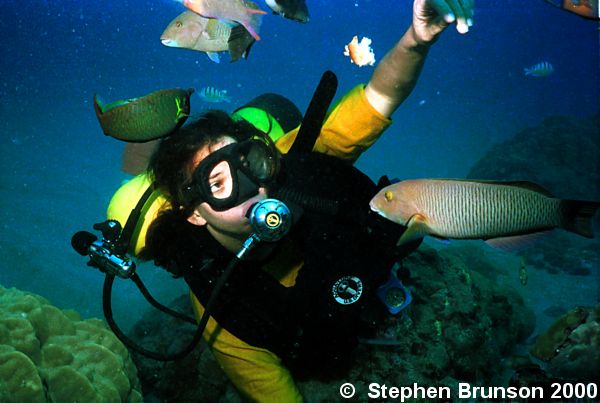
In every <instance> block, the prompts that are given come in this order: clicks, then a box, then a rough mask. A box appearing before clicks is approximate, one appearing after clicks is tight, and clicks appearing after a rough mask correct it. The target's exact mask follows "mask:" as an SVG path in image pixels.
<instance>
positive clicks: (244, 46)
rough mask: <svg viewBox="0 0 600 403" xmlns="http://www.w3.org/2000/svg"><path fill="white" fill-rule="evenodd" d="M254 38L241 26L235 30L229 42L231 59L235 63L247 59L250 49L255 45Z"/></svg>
mask: <svg viewBox="0 0 600 403" xmlns="http://www.w3.org/2000/svg"><path fill="white" fill-rule="evenodd" d="M254 42H255V40H254V38H253V37H252V36H251V35H250V34H249V33H248V31H247V30H246V28H244V27H243V26H241V25H238V26H237V27H235V28H233V29H232V30H231V34H230V35H229V40H228V41H227V47H228V48H229V59H230V61H231V62H235V61H237V60H239V59H241V58H242V57H243V58H246V57H247V54H248V51H249V50H250V47H251V46H252V45H253V44H254Z"/></svg>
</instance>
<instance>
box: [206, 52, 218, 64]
mask: <svg viewBox="0 0 600 403" xmlns="http://www.w3.org/2000/svg"><path fill="white" fill-rule="evenodd" d="M206 55H207V56H208V58H209V59H210V60H212V61H213V62H215V63H221V58H220V57H219V53H217V52H206Z"/></svg>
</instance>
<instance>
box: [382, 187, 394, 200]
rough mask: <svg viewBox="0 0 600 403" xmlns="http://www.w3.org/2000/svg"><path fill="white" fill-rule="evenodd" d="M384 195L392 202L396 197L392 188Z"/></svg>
mask: <svg viewBox="0 0 600 403" xmlns="http://www.w3.org/2000/svg"><path fill="white" fill-rule="evenodd" d="M384 196H385V200H386V201H389V202H391V201H392V199H393V198H394V193H393V192H392V191H391V190H388V191H387V192H385V194H384Z"/></svg>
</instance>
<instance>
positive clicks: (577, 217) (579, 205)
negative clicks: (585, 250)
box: [560, 200, 600, 238]
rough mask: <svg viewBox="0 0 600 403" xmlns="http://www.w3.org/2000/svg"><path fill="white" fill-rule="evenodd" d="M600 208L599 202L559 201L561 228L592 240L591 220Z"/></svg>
mask: <svg viewBox="0 0 600 403" xmlns="http://www.w3.org/2000/svg"><path fill="white" fill-rule="evenodd" d="M598 208H600V202H591V201H582V200H561V202H560V215H561V225H560V226H561V227H562V228H564V229H566V230H567V231H570V232H574V233H576V234H579V235H581V236H584V237H586V238H594V230H593V225H592V218H593V217H594V215H595V214H596V211H597V210H598Z"/></svg>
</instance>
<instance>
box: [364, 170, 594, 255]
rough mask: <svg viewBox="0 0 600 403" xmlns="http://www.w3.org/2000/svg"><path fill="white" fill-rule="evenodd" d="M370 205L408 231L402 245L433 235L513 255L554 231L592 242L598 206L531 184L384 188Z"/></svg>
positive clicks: (426, 183) (431, 182) (445, 182)
mask: <svg viewBox="0 0 600 403" xmlns="http://www.w3.org/2000/svg"><path fill="white" fill-rule="evenodd" d="M370 206H371V209H372V210H373V211H375V212H377V213H378V214H380V215H382V216H383V217H386V218H387V219H389V220H391V221H393V222H395V223H398V224H401V225H404V226H406V227H407V229H406V231H405V232H404V234H403V235H402V236H401V238H400V240H399V241H398V244H405V243H408V242H411V241H413V240H416V239H421V238H423V237H424V236H425V235H431V236H434V237H438V238H442V239H449V238H453V239H484V240H486V242H487V243H488V244H490V245H492V246H494V247H496V248H499V249H504V250H515V249H519V248H521V247H523V246H526V244H527V243H529V242H530V241H532V240H533V238H536V237H538V235H539V234H540V233H542V232H545V231H549V230H552V229H554V228H562V229H565V230H567V231H571V232H574V233H576V234H579V235H582V236H584V237H587V238H593V237H594V234H593V230H592V217H593V216H594V214H595V213H596V210H597V209H598V208H599V207H600V202H595V201H579V200H561V199H557V198H554V197H553V196H552V195H551V194H550V193H549V192H548V191H546V190H545V189H543V188H542V187H540V186H539V185H537V184H535V183H531V182H492V181H489V182H487V181H470V180H457V179H417V180H405V181H400V182H398V183H394V184H392V185H390V186H387V187H385V188H383V189H382V190H381V191H380V192H379V193H378V194H376V195H375V197H374V198H373V199H372V200H371V202H370ZM528 241H529V242H528Z"/></svg>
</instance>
